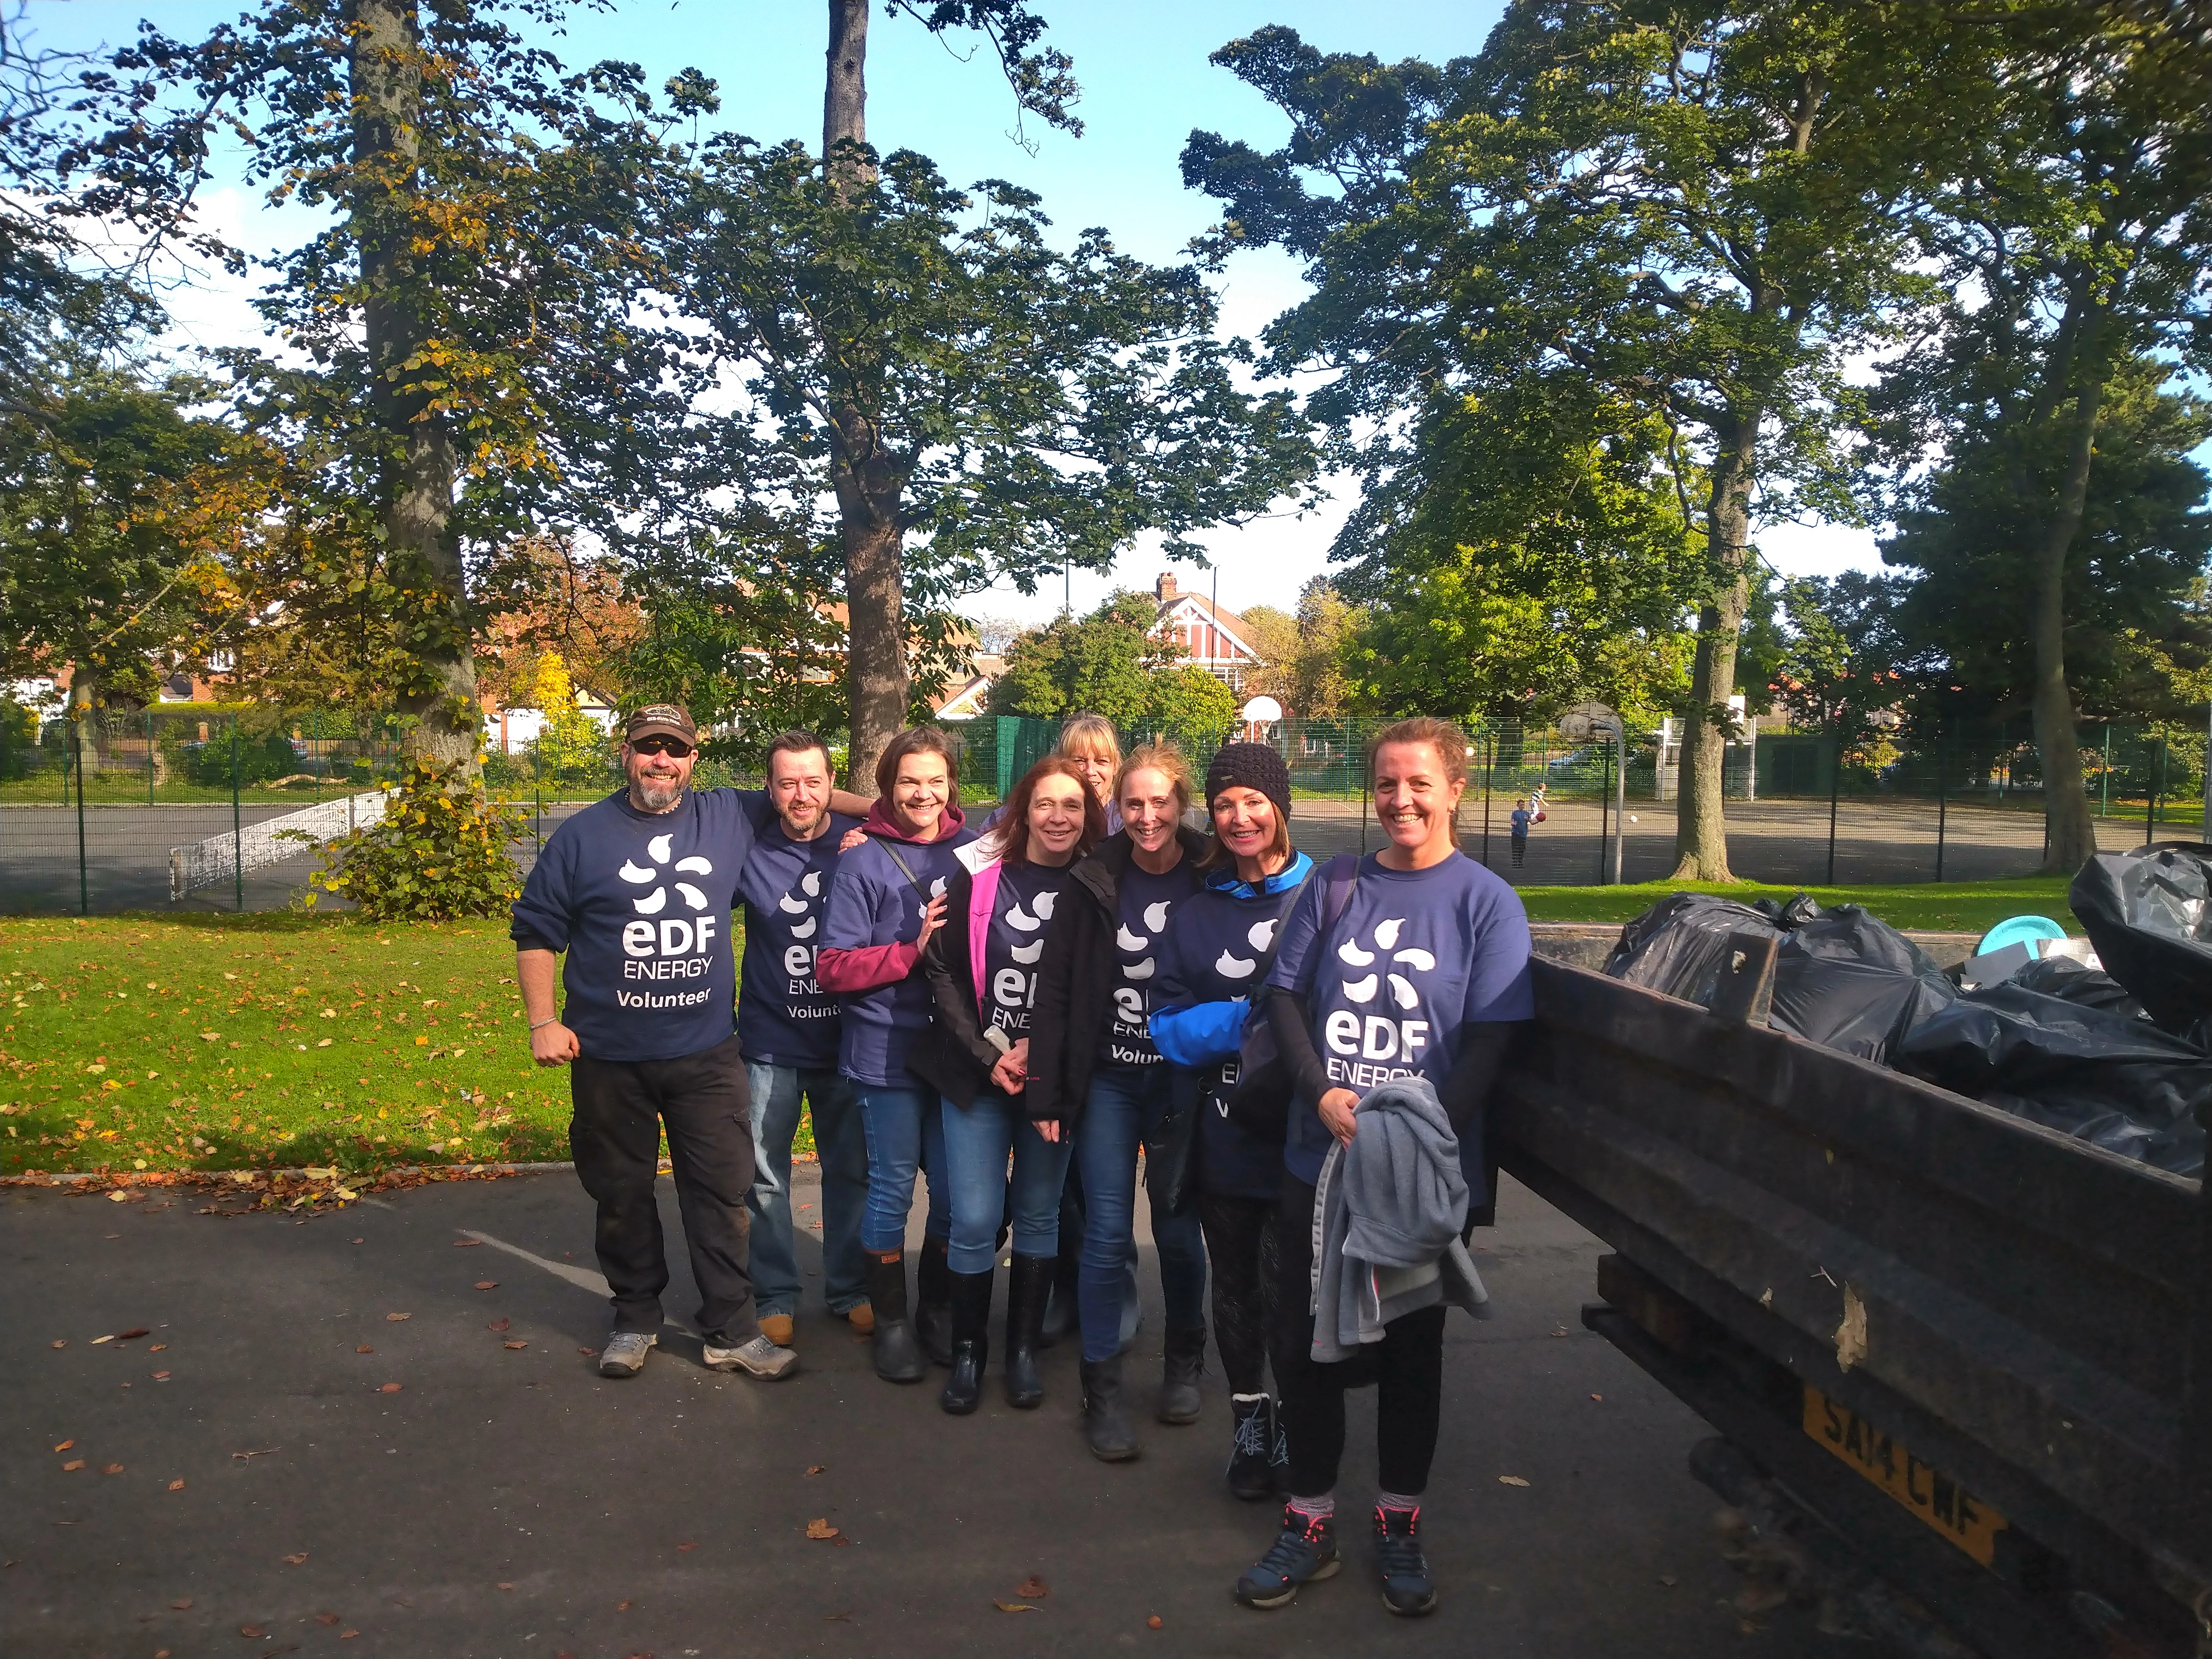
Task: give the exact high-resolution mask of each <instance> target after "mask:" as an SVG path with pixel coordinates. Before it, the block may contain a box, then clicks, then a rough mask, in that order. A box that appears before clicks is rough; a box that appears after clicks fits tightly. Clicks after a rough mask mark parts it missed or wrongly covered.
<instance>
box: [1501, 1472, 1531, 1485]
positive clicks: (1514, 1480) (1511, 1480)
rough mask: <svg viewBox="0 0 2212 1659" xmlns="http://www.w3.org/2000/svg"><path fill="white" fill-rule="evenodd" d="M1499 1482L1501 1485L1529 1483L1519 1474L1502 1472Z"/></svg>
mask: <svg viewBox="0 0 2212 1659" xmlns="http://www.w3.org/2000/svg"><path fill="white" fill-rule="evenodd" d="M1498 1485H1499V1486H1527V1485H1528V1482H1527V1481H1526V1480H1522V1478H1521V1477H1520V1476H1519V1475H1517V1474H1501V1475H1499V1476H1498Z"/></svg>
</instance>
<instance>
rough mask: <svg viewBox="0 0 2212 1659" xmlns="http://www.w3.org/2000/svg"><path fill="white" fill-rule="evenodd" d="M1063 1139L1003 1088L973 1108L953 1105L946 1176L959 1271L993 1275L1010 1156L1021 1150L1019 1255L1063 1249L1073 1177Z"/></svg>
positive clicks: (948, 1116)
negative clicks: (1063, 1211)
mask: <svg viewBox="0 0 2212 1659" xmlns="http://www.w3.org/2000/svg"><path fill="white" fill-rule="evenodd" d="M1073 1151H1074V1148H1073V1147H1072V1146H1069V1145H1068V1144H1067V1142H1066V1139H1062V1140H1060V1143H1059V1144H1058V1145H1056V1146H1055V1145H1054V1143H1053V1142H1051V1141H1048V1140H1047V1139H1045V1138H1044V1137H1043V1136H1042V1135H1041V1134H1039V1133H1037V1132H1036V1128H1035V1127H1033V1126H1032V1125H1031V1124H1030V1120H1029V1118H1028V1117H1027V1116H1026V1115H1024V1113H1023V1112H1022V1110H1021V1109H1020V1107H1019V1106H1018V1104H1016V1103H1014V1102H1013V1101H1011V1100H1009V1099H1007V1098H1006V1096H1004V1095H1002V1094H1000V1092H999V1091H997V1090H996V1089H986V1090H985V1091H983V1092H982V1093H981V1094H980V1095H977V1096H976V1097H975V1104H974V1105H973V1106H959V1105H956V1104H955V1103H952V1102H951V1101H949V1100H948V1101H946V1102H945V1183H946V1184H947V1185H948V1186H949V1187H951V1189H952V1253H951V1265H952V1271H953V1272H954V1273H988V1272H990V1271H991V1266H992V1260H993V1258H994V1257H995V1256H996V1255H998V1244H999V1224H1000V1222H1001V1221H1003V1220H1004V1219H1005V1218H1006V1212H1007V1210H1008V1208H1009V1207H1010V1206H1008V1204H1007V1202H1006V1198H1007V1189H1008V1184H1009V1183H1008V1182H1007V1179H1006V1155H1007V1153H1008V1152H1012V1154H1013V1159H1014V1175H1013V1181H1012V1195H1013V1203H1012V1206H1011V1207H1012V1212H1013V1222H1014V1230H1013V1231H1014V1253H1015V1254H1016V1255H1059V1254H1060V1188H1061V1187H1062V1186H1063V1185H1064V1184H1066V1180H1067V1160H1068V1156H1069V1154H1070V1153H1071V1152H1073Z"/></svg>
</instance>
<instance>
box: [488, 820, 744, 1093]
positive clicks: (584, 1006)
mask: <svg viewBox="0 0 2212 1659" xmlns="http://www.w3.org/2000/svg"><path fill="white" fill-rule="evenodd" d="M769 813H770V809H769V804H768V797H767V796H766V795H765V794H763V793H761V792H760V791H758V790H750V789H749V790H737V789H695V790H691V791H689V792H688V793H686V794H685V795H684V799H682V800H681V801H679V802H678V803H677V805H676V807H675V809H674V810H673V811H667V812H641V811H638V810H637V808H635V806H632V805H630V803H629V793H628V792H627V791H625V792H623V793H618V794H613V795H610V796H608V797H607V798H606V799H605V800H603V801H599V802H598V803H596V804H594V805H590V806H587V807H586V808H585V809H584V810H583V811H580V812H579V813H577V814H576V815H575V816H574V817H572V818H570V819H569V820H568V822H567V823H563V824H562V825H561V826H560V827H559V828H558V829H555V830H554V832H553V834H552V835H551V836H550V838H548V840H547V841H546V843H545V850H544V852H542V853H540V854H538V862H537V864H536V865H535V866H533V867H532V870H531V872H530V879H529V880H528V881H526V882H525V883H524V884H523V888H522V896H521V897H520V899H518V900H516V901H515V904H514V913H513V915H514V920H513V927H512V928H511V932H512V933H513V937H514V942H515V944H516V945H517V947H518V948H520V949H522V950H531V949H543V950H548V951H567V952H568V961H567V963H565V964H564V965H563V967H562V975H561V983H562V989H563V991H564V992H565V993H566V996H565V1000H564V1001H563V1005H562V1011H561V1018H562V1023H563V1024H566V1025H567V1026H568V1029H569V1030H572V1031H574V1033H575V1034H576V1041H577V1042H578V1043H579V1044H580V1046H581V1048H583V1051H584V1053H585V1054H586V1055H588V1056H589V1057H590V1058H592V1059H593V1060H672V1059H674V1058H676V1057H678V1055H682V1054H697V1053H699V1052H700V1051H701V1050H702V1049H706V1048H713V1047H714V1045H715V1044H716V1043H718V1042H723V1041H724V1040H725V1039H726V1038H727V1037H728V1036H729V1035H730V1031H731V1005H732V1000H733V999H734V997H735V995H736V991H737V963H736V959H735V957H734V956H733V954H732V951H731V949H730V911H731V908H732V904H733V902H734V901H735V899H736V896H737V886H738V872H739V871H740V870H742V869H743V868H744V862H745V857H746V855H747V854H749V853H750V852H751V851H752V846H753V836H754V834H755V832H756V830H757V828H758V826H759V825H760V824H761V823H763V821H764V820H765V819H766V818H767V817H769Z"/></svg>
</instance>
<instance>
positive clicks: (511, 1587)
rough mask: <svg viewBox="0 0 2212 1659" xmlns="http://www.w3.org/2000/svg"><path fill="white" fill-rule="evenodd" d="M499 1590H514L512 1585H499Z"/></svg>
mask: <svg viewBox="0 0 2212 1659" xmlns="http://www.w3.org/2000/svg"><path fill="white" fill-rule="evenodd" d="M500 1588H501V1589H513V1588H514V1586H513V1585H512V1584H501V1586H500Z"/></svg>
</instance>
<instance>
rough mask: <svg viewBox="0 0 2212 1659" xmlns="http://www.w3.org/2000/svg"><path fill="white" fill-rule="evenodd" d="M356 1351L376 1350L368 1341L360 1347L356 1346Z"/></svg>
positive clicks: (369, 1351)
mask: <svg viewBox="0 0 2212 1659" xmlns="http://www.w3.org/2000/svg"><path fill="white" fill-rule="evenodd" d="M354 1352H356V1353H374V1352H376V1350H375V1349H374V1348H372V1347H370V1346H368V1343H366V1342H364V1343H362V1345H361V1346H359V1347H357V1348H356V1349H355V1350H354Z"/></svg>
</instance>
